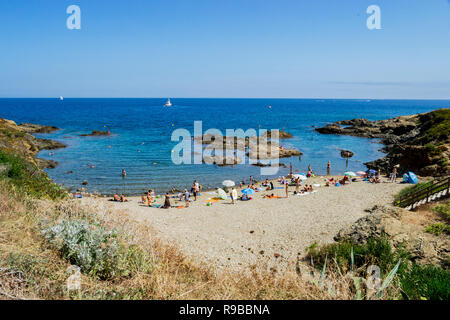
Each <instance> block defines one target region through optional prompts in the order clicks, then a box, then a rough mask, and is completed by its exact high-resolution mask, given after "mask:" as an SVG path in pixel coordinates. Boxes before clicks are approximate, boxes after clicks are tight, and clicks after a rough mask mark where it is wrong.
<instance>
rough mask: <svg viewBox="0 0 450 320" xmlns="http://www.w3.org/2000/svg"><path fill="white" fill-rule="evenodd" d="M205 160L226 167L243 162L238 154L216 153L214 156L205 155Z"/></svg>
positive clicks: (207, 162)
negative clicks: (224, 154)
mask: <svg viewBox="0 0 450 320" xmlns="http://www.w3.org/2000/svg"><path fill="white" fill-rule="evenodd" d="M203 162H204V163H206V164H215V165H218V166H219V167H224V166H234V165H236V164H239V163H241V162H242V159H241V158H239V157H236V156H234V157H231V156H221V155H214V156H203Z"/></svg>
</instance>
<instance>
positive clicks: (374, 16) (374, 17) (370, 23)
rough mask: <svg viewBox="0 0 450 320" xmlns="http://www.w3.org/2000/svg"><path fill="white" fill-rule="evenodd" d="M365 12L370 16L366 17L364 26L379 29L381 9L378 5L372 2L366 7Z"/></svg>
mask: <svg viewBox="0 0 450 320" xmlns="http://www.w3.org/2000/svg"><path fill="white" fill-rule="evenodd" d="M366 13H367V14H370V16H369V17H368V18H367V21H366V26H367V29H369V30H380V29H381V9H380V7H379V6H377V5H375V4H372V5H370V6H368V7H367V10H366Z"/></svg>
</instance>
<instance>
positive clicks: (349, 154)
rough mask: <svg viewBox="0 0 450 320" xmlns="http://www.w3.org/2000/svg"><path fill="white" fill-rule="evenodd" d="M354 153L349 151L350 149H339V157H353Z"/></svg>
mask: <svg viewBox="0 0 450 320" xmlns="http://www.w3.org/2000/svg"><path fill="white" fill-rule="evenodd" d="M354 155H355V154H354V153H353V152H352V151H350V150H341V157H342V158H351V157H353V156H354Z"/></svg>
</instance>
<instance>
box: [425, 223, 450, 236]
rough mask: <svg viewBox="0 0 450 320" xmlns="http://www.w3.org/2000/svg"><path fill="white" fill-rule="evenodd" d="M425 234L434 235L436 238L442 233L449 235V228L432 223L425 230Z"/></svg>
mask: <svg viewBox="0 0 450 320" xmlns="http://www.w3.org/2000/svg"><path fill="white" fill-rule="evenodd" d="M425 232H428V233H431V234H434V235H436V236H438V235H440V234H441V233H442V232H445V233H449V234H450V226H449V225H447V224H445V223H433V224H430V225H429V226H428V227H426V228H425Z"/></svg>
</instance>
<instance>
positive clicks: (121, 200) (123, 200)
mask: <svg viewBox="0 0 450 320" xmlns="http://www.w3.org/2000/svg"><path fill="white" fill-rule="evenodd" d="M127 201H128V200H127V199H126V198H125V197H124V195H123V194H121V195H120V202H127Z"/></svg>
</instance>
